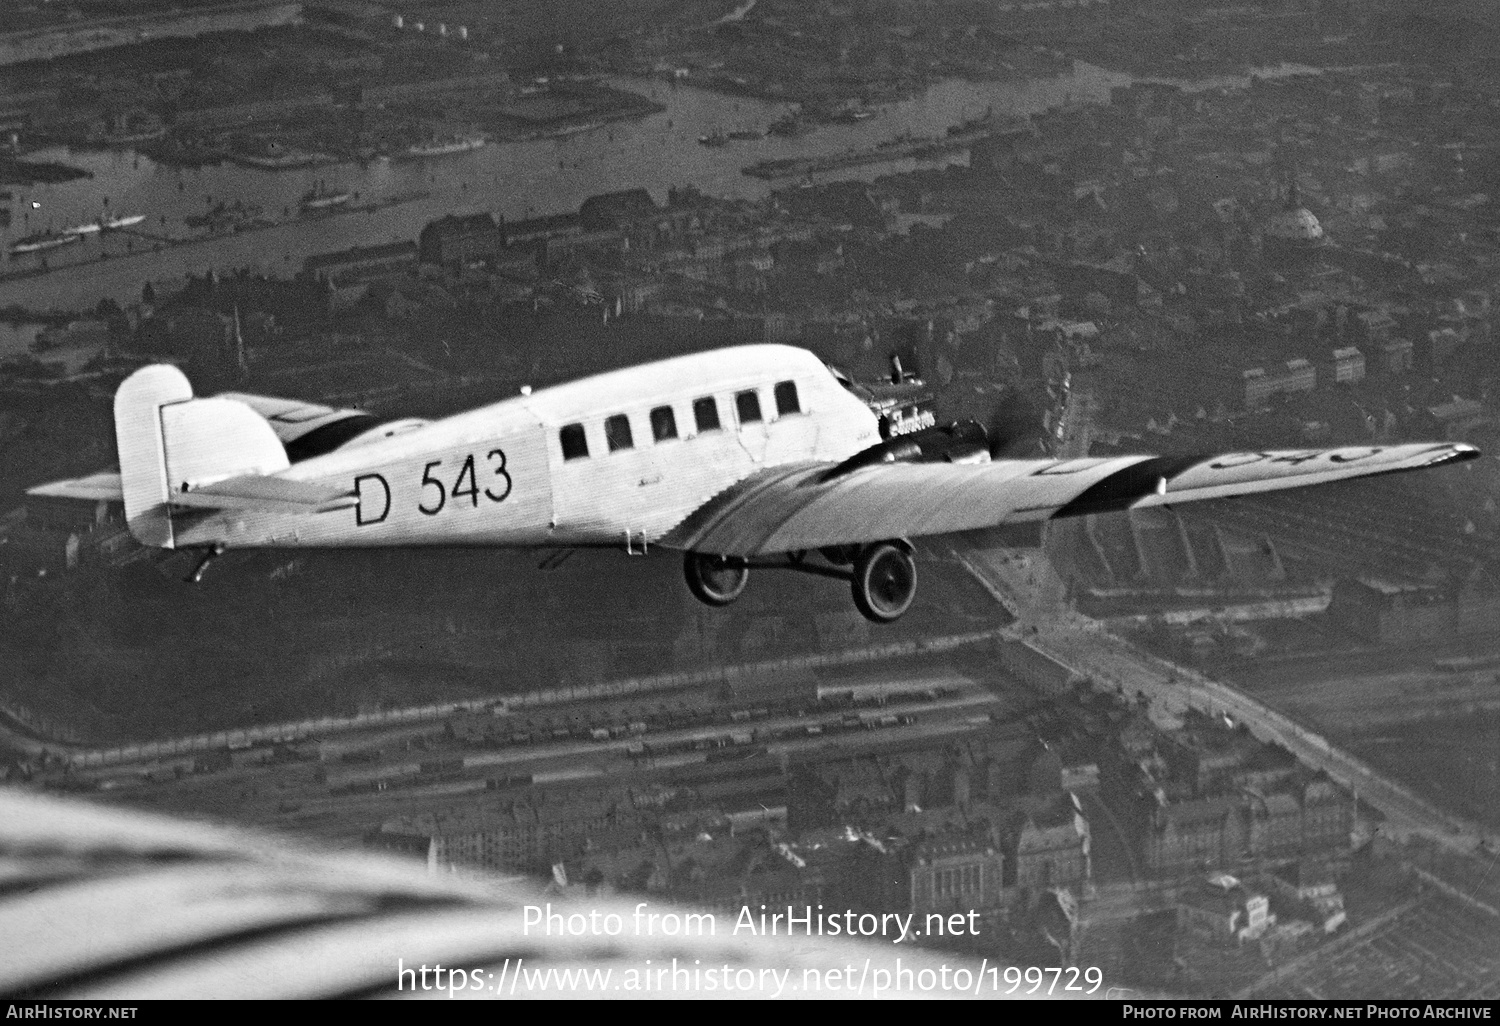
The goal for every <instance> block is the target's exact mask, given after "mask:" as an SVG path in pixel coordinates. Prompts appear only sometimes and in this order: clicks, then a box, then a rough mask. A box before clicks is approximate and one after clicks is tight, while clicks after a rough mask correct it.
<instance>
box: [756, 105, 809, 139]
mask: <svg viewBox="0 0 1500 1026" xmlns="http://www.w3.org/2000/svg"><path fill="white" fill-rule="evenodd" d="M811 130H812V128H811V126H810V125H808V124H807V123H806V122H805V121H803V120H802V119H801V118H799V117H798V116H797V115H796V114H793V113H791V112H790V111H789V112H787V114H786V115H785V116H784V117H780V118H778V119H776V120H775V121H773V122H771V124H770V125H768V126H767V127H766V131H767V132H769V133H770V134H771V135H779V136H781V137H783V138H788V139H789V138H794V137H796V136H799V135H806V134H807V133H808V132H809V131H811Z"/></svg>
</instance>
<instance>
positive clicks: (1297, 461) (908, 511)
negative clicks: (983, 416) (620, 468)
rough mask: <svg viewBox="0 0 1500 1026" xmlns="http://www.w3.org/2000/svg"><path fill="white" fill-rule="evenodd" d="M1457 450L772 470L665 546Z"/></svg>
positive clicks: (905, 525)
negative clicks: (840, 469)
mask: <svg viewBox="0 0 1500 1026" xmlns="http://www.w3.org/2000/svg"><path fill="white" fill-rule="evenodd" d="M1478 455H1479V451H1478V450H1477V449H1475V448H1474V447H1472V446H1469V445H1463V444H1461V443H1456V442H1443V443H1423V444H1417V445H1391V446H1359V447H1349V448H1343V449H1319V450H1297V451H1279V452H1246V453H1228V454H1225V455H1220V456H1117V457H1112V458H1108V459H1071V460H997V461H995V462H992V463H979V464H951V463H878V464H875V465H872V466H864V467H858V468H855V469H851V470H848V471H847V472H843V473H840V472H839V468H835V467H833V466H831V465H830V464H826V463H801V464H795V465H790V466H783V467H776V468H772V469H768V470H765V471H762V472H760V473H759V474H756V475H753V476H751V477H749V478H747V479H746V480H744V481H742V482H740V483H739V484H737V485H735V486H734V487H733V488H730V489H728V490H726V491H725V492H723V493H721V494H719V495H717V496H715V497H714V498H712V499H710V500H709V501H708V502H707V503H705V504H704V505H703V506H702V507H700V508H699V509H698V510H697V511H695V512H694V513H693V514H691V515H690V516H689V517H688V518H687V519H686V520H684V521H683V522H682V523H681V524H679V525H678V526H677V527H676V528H674V529H673V530H672V531H671V532H669V533H668V534H667V535H666V536H665V537H663V538H661V539H659V540H658V542H657V544H660V545H663V546H666V547H668V548H679V549H688V550H692V551H696V552H710V553H716V554H720V555H726V556H745V557H749V556H759V555H770V554H773V553H782V552H796V551H801V550H807V549H817V548H823V547H825V546H835V545H849V544H855V543H864V542H873V541H880V540H884V539H889V538H914V537H920V536H922V535H932V534H946V533H948V532H952V531H968V530H975V529H977V528H983V527H996V526H999V525H1002V524H1013V523H1025V522H1027V521H1036V520H1047V519H1050V518H1052V517H1066V516H1082V515H1084V514H1088V513H1107V512H1110V511H1113V510H1122V509H1130V508H1133V507H1139V506H1165V505H1172V504H1174V503H1179V502H1192V501H1196V500H1198V499H1218V498H1224V497H1227V496H1233V495H1248V494H1252V493H1255V492H1267V491H1274V490H1276V489H1280V488H1298V487H1302V486H1304V485H1314V484H1324V483H1327V482H1331V481H1342V480H1346V479H1348V478H1355V477H1369V476H1372V475H1375V474H1387V473H1393V472H1396V471H1402V470H1418V469H1421V468H1423V467H1435V466H1440V465H1442V464H1445V463H1456V462H1460V461H1463V460H1468V459H1473V458H1475V457H1476V456H1478Z"/></svg>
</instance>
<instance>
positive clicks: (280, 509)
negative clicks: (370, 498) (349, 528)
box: [169, 474, 359, 513]
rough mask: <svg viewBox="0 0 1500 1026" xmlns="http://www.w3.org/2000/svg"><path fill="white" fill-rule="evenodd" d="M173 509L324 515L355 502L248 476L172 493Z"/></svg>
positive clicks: (316, 488) (328, 491)
mask: <svg viewBox="0 0 1500 1026" xmlns="http://www.w3.org/2000/svg"><path fill="white" fill-rule="evenodd" d="M169 501H170V502H171V504H172V505H173V506H189V507H192V508H195V509H244V510H262V511H264V512H267V513H327V512H330V511H332V510H336V509H347V508H349V507H350V506H353V505H354V504H355V503H356V502H358V501H359V499H358V497H357V496H356V495H354V494H352V493H350V492H343V491H340V490H339V489H337V488H330V487H328V486H327V485H319V484H311V483H309V482H307V481H289V480H287V479H285V478H280V477H262V476H260V475H256V474H248V475H245V476H243V477H231V478H229V479H228V480H226V481H215V482H214V483H213V484H210V485H204V486H203V487H201V488H193V489H190V490H189V491H186V492H175V493H173V495H172V498H171V499H170V500H169Z"/></svg>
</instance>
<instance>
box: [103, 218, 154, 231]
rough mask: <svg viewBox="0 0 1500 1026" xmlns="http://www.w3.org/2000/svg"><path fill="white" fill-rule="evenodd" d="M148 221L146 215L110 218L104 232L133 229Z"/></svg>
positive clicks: (105, 222) (105, 223)
mask: <svg viewBox="0 0 1500 1026" xmlns="http://www.w3.org/2000/svg"><path fill="white" fill-rule="evenodd" d="M145 219H146V215H145V214H125V215H124V216H121V217H110V218H106V219H105V221H104V226H103V227H104V230H105V231H107V232H112V231H114V230H115V229H116V228H131V227H134V226H135V225H138V224H140V223H141V222H142V221H144V220H145Z"/></svg>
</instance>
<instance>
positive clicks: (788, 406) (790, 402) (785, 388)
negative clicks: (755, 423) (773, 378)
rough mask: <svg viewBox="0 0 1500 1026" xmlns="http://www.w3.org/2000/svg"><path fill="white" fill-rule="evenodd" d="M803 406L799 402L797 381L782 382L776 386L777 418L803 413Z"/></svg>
mask: <svg viewBox="0 0 1500 1026" xmlns="http://www.w3.org/2000/svg"><path fill="white" fill-rule="evenodd" d="M801 412H802V404H801V403H800V402H798V400H797V383H796V382H795V381H781V382H777V384H776V416H778V417H785V416H786V415H787V414H788V413H801Z"/></svg>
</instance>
